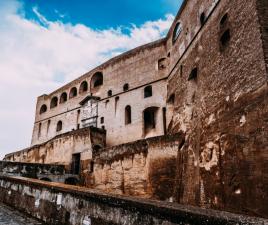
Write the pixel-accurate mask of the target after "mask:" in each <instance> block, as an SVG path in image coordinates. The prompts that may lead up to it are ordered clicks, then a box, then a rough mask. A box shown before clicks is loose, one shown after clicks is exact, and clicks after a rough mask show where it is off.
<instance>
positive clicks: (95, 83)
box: [90, 72, 103, 89]
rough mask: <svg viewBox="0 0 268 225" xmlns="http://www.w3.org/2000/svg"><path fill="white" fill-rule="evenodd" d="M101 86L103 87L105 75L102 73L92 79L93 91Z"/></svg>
mask: <svg viewBox="0 0 268 225" xmlns="http://www.w3.org/2000/svg"><path fill="white" fill-rule="evenodd" d="M101 85H103V74H102V72H97V73H95V74H94V75H93V76H92V78H91V82H90V87H91V89H94V88H97V87H100V86H101Z"/></svg>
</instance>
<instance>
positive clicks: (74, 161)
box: [72, 153, 81, 174]
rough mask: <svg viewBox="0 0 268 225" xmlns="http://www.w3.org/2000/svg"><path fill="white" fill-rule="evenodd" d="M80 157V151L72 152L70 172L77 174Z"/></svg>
mask: <svg viewBox="0 0 268 225" xmlns="http://www.w3.org/2000/svg"><path fill="white" fill-rule="evenodd" d="M80 159H81V155H80V153H78V154H73V157H72V174H79V173H80Z"/></svg>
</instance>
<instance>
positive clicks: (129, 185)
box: [88, 133, 184, 201]
mask: <svg viewBox="0 0 268 225" xmlns="http://www.w3.org/2000/svg"><path fill="white" fill-rule="evenodd" d="M183 141H184V135H183V134H181V133H180V134H174V135H168V136H159V137H154V138H149V139H146V140H139V141H136V142H132V143H128V144H123V145H119V146H115V147H111V148H107V149H105V150H103V151H101V152H100V153H99V154H96V155H93V159H94V161H95V166H94V173H93V174H92V175H91V177H90V179H92V181H93V183H92V185H91V187H92V188H94V189H97V190H102V191H105V192H108V193H116V194H124V195H130V196H140V197H144V198H152V199H158V200H163V201H173V194H174V182H175V172H176V157H177V151H178V148H179V146H180V144H181V143H183ZM88 183H89V182H88Z"/></svg>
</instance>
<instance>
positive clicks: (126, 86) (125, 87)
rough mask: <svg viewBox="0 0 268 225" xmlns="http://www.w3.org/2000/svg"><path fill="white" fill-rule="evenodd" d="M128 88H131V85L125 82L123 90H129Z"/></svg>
mask: <svg viewBox="0 0 268 225" xmlns="http://www.w3.org/2000/svg"><path fill="white" fill-rule="evenodd" d="M128 89H129V85H128V83H126V84H124V86H123V90H124V91H128Z"/></svg>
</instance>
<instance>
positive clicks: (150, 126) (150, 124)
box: [143, 107, 158, 135]
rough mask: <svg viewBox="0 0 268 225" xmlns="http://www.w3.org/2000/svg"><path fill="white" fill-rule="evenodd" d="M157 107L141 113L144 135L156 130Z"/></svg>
mask: <svg viewBox="0 0 268 225" xmlns="http://www.w3.org/2000/svg"><path fill="white" fill-rule="evenodd" d="M157 110H158V108H157V107H149V108H147V109H145V110H144V111H143V123H144V134H145V135H147V134H148V133H150V132H151V131H152V130H154V129H155V128H156V113H157Z"/></svg>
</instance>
